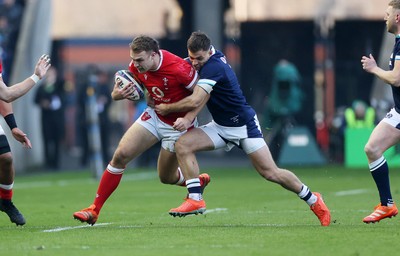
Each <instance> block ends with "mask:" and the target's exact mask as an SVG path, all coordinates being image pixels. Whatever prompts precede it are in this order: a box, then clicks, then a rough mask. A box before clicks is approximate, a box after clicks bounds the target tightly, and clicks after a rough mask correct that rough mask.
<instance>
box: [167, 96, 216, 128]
mask: <svg viewBox="0 0 400 256" xmlns="http://www.w3.org/2000/svg"><path fill="white" fill-rule="evenodd" d="M209 98H210V94H207V95H206V96H205V97H204V99H203V102H202V103H201V104H200V105H199V106H198V107H197V108H195V109H193V110H192V111H189V112H187V113H186V115H185V116H184V117H179V118H177V119H176V121H175V122H174V125H173V126H172V127H173V128H174V129H175V130H178V131H181V132H183V131H186V130H187V129H188V128H189V127H190V126H192V123H193V121H194V119H195V118H196V116H197V115H198V114H199V113H200V111H201V110H202V109H203V107H204V106H205V105H206V103H207V101H208V99H209Z"/></svg>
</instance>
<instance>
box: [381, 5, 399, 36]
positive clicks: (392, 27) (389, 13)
mask: <svg viewBox="0 0 400 256" xmlns="http://www.w3.org/2000/svg"><path fill="white" fill-rule="evenodd" d="M384 19H385V21H386V29H387V31H388V32H389V33H393V34H397V33H398V31H397V26H396V24H397V22H396V21H398V20H399V19H400V12H399V10H397V9H393V7H392V6H389V7H388V8H387V9H386V13H385V18H384Z"/></svg>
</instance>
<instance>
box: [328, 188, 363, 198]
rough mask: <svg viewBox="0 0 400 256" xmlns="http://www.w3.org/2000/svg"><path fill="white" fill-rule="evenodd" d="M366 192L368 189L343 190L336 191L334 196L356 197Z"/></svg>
mask: <svg viewBox="0 0 400 256" xmlns="http://www.w3.org/2000/svg"><path fill="white" fill-rule="evenodd" d="M367 192H368V189H353V190H344V191H338V192H336V193H335V196H349V195H358V194H365V193H367Z"/></svg>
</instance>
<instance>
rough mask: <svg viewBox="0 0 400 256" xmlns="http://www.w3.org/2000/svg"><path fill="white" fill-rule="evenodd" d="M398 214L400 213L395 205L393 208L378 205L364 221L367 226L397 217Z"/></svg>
mask: <svg viewBox="0 0 400 256" xmlns="http://www.w3.org/2000/svg"><path fill="white" fill-rule="evenodd" d="M398 213H399V211H398V210H397V207H396V205H395V204H393V206H391V207H388V206H383V205H381V204H378V205H377V206H375V208H374V211H373V212H372V213H371V214H370V215H368V216H367V217H365V218H364V219H363V222H364V223H367V224H369V223H375V222H379V221H380V220H383V219H385V218H392V217H395V216H396V215H397V214H398Z"/></svg>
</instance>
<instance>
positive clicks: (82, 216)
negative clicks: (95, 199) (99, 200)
mask: <svg viewBox="0 0 400 256" xmlns="http://www.w3.org/2000/svg"><path fill="white" fill-rule="evenodd" d="M95 208H96V205H94V204H92V205H90V206H89V207H88V208H85V209H82V210H80V211H78V212H74V215H73V216H74V219H76V220H79V221H80V222H86V223H88V224H90V225H92V226H93V225H94V224H95V223H96V221H97V218H98V214H97V213H96V212H95V211H94V209H95Z"/></svg>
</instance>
